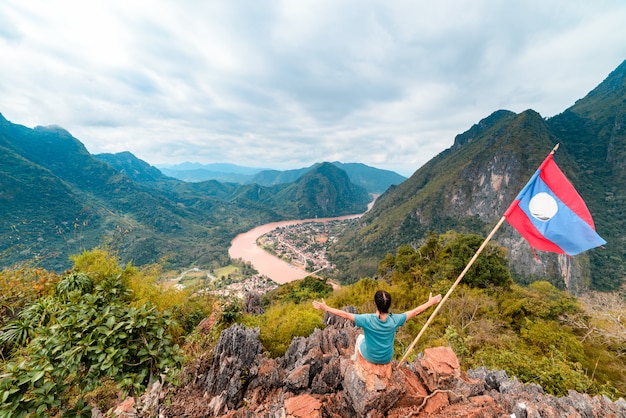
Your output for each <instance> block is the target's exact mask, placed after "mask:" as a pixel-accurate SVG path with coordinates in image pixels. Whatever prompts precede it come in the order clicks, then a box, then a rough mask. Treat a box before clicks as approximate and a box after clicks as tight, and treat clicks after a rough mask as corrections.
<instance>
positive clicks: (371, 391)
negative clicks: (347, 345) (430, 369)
mask: <svg viewBox="0 0 626 418" xmlns="http://www.w3.org/2000/svg"><path fill="white" fill-rule="evenodd" d="M357 357H358V359H357V360H356V361H353V360H351V359H343V361H342V363H341V364H342V370H343V376H344V381H343V386H344V389H345V391H346V393H347V394H348V396H349V397H350V399H351V400H352V407H353V408H354V410H355V411H356V413H357V416H359V417H364V416H368V414H370V413H371V412H372V411H377V412H378V413H382V414H384V413H386V412H387V411H388V410H389V409H391V408H392V407H393V405H394V404H395V403H396V402H397V401H398V399H400V397H401V396H402V394H403V393H404V388H403V386H402V380H401V379H400V378H399V376H398V375H394V374H392V373H391V364H389V365H388V366H389V367H388V370H389V371H387V367H381V368H377V367H376V366H377V365H369V366H367V365H366V366H364V365H363V363H364V362H365V360H364V359H363V357H361V356H360V355H359V356H357Z"/></svg>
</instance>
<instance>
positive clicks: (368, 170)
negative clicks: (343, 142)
mask: <svg viewBox="0 0 626 418" xmlns="http://www.w3.org/2000/svg"><path fill="white" fill-rule="evenodd" d="M319 164H320V163H317V164H314V165H312V166H311V167H306V168H300V169H296V170H285V171H279V170H265V171H261V172H260V173H258V174H256V175H255V176H254V177H252V179H251V180H250V182H251V183H258V184H261V185H265V186H271V185H276V184H281V183H291V182H293V181H295V180H296V179H298V178H299V177H301V176H302V175H304V174H305V173H307V172H309V171H310V170H313V169H314V168H315V167H317V166H319ZM332 164H333V165H335V166H337V167H338V168H340V169H342V170H344V171H345V172H346V173H347V174H348V177H349V178H350V181H351V182H352V183H354V184H356V185H358V186H361V187H363V188H365V190H367V191H368V192H369V193H372V194H381V193H383V192H384V191H385V190H387V189H388V188H389V187H390V186H392V185H394V184H400V183H402V182H403V181H404V180H406V177H404V176H401V175H400V174H398V173H396V172H394V171H390V170H381V169H379V168H374V167H370V166H368V165H365V164H360V163H341V162H339V161H335V162H333V163H332Z"/></svg>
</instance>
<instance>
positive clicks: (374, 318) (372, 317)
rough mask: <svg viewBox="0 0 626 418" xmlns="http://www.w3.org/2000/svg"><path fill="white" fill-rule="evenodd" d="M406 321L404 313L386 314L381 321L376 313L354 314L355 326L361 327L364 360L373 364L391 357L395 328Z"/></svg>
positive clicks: (389, 359) (387, 360)
mask: <svg viewBox="0 0 626 418" xmlns="http://www.w3.org/2000/svg"><path fill="white" fill-rule="evenodd" d="M405 322H406V314H405V313H401V314H387V318H385V321H381V320H380V318H379V317H378V315H376V314H361V315H354V323H355V324H356V326H358V327H361V328H363V335H364V337H365V339H364V341H363V343H362V344H361V354H362V355H363V357H364V358H365V360H367V361H369V362H370V363H375V364H387V363H389V362H390V361H391V359H392V358H393V341H394V339H395V336H396V329H397V328H398V327H401V326H402V325H404V323H405Z"/></svg>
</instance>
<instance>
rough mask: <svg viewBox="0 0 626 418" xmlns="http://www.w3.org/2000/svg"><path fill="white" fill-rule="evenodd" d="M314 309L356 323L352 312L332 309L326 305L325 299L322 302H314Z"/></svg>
mask: <svg viewBox="0 0 626 418" xmlns="http://www.w3.org/2000/svg"><path fill="white" fill-rule="evenodd" d="M313 307H314V308H315V309H321V310H323V311H326V312H329V313H331V314H333V315H337V316H339V317H341V318H345V319H349V320H350V321H352V322H354V314H352V313H350V312H346V311H342V310H341V309H335V308H331V307H330V306H328V305H326V302H325V301H324V299H322V301H321V302H319V301H317V300H314V301H313Z"/></svg>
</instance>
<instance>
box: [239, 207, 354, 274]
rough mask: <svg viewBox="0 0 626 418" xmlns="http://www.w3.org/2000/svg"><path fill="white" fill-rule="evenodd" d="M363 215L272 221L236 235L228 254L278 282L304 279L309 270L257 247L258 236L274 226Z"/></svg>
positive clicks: (271, 229)
mask: <svg viewBox="0 0 626 418" xmlns="http://www.w3.org/2000/svg"><path fill="white" fill-rule="evenodd" d="M361 216H363V213H360V214H355V215H346V216H338V217H333V218H312V219H299V220H291V221H280V222H272V223H269V224H265V225H261V226H258V227H256V228H253V229H251V230H250V231H248V232H244V233H243V234H239V235H237V237H235V239H233V240H232V242H231V246H230V248H229V249H228V255H229V256H230V258H233V259H238V258H240V259H242V260H244V261H247V262H249V263H250V264H252V265H253V266H254V268H255V269H256V270H257V271H258V272H259V274H261V275H264V276H267V277H269V278H270V279H272V280H273V281H274V282H276V283H278V284H284V283H289V282H292V281H294V280H300V279H304V278H305V277H306V276H309V275H311V273H310V272H308V271H306V270H304V269H303V268H300V267H296V266H294V265H292V264H290V263H287V262H285V261H284V260H282V259H280V258H278V257H276V256H274V255H272V254H270V253H268V252H267V251H265V250H263V249H262V248H259V246H257V244H256V242H257V239H258V238H259V237H261V236H262V235H265V234H267V233H268V232H271V231H273V230H274V229H276V228H284V227H288V226H293V225H300V224H305V223H310V222H319V223H325V222H330V221H336V220H348V219H356V218H359V217H361Z"/></svg>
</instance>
